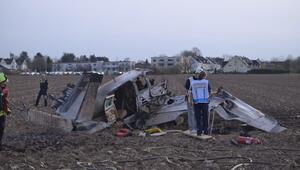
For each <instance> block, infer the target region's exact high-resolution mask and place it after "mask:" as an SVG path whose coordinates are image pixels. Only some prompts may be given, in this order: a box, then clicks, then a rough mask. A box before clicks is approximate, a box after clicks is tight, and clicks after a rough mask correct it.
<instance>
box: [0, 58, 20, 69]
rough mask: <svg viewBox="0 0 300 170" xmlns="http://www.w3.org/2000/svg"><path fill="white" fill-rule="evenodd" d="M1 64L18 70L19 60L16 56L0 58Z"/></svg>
mask: <svg viewBox="0 0 300 170" xmlns="http://www.w3.org/2000/svg"><path fill="white" fill-rule="evenodd" d="M0 65H1V66H3V67H4V68H6V69H8V70H17V62H16V60H15V59H14V58H5V59H3V58H0Z"/></svg>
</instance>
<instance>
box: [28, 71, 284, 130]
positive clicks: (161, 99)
mask: <svg viewBox="0 0 300 170" xmlns="http://www.w3.org/2000/svg"><path fill="white" fill-rule="evenodd" d="M147 72H148V71H147V70H132V71H129V72H126V73H124V74H122V75H120V76H118V77H115V78H113V79H112V80H110V81H108V82H106V83H105V84H103V85H100V84H101V82H102V79H103V75H101V74H97V73H84V74H83V75H82V76H81V78H80V79H79V80H78V82H77V83H76V84H75V86H74V87H71V86H70V87H68V88H67V89H66V90H65V91H64V95H63V96H61V97H60V98H58V99H56V103H55V104H54V107H55V108H57V109H56V114H57V115H51V121H52V125H53V122H55V121H56V122H57V123H54V125H55V126H56V127H62V128H64V129H65V130H69V131H70V130H88V131H89V132H90V133H93V132H96V131H99V130H102V129H105V128H107V127H110V126H111V125H112V124H114V123H115V122H116V121H122V122H123V123H124V124H126V125H127V126H129V127H135V128H139V129H143V128H147V127H151V126H155V125H160V124H164V123H167V122H176V123H182V122H183V115H184V114H186V113H187V103H186V100H185V96H184V95H181V96H176V95H173V94H172V93H171V92H170V91H168V88H167V81H162V82H160V83H157V84H155V83H154V80H153V79H150V78H149V76H147ZM137 78H139V79H142V81H143V82H144V84H143V85H142V86H141V85H140V84H138V83H137ZM209 108H210V110H211V111H215V112H216V113H217V114H218V115H219V116H220V117H221V118H223V119H225V120H238V121H241V122H244V123H246V124H248V125H250V126H253V127H255V128H258V129H261V130H264V131H266V132H272V133H278V132H281V131H283V130H284V129H285V128H284V127H281V126H280V125H279V124H278V122H277V121H276V120H275V119H273V118H271V117H268V116H266V115H265V114H263V113H262V112H260V111H258V110H256V109H255V108H253V107H251V106H250V105H248V104H246V103H245V102H243V101H241V100H240V99H238V98H236V97H235V96H233V95H231V94H230V93H228V92H227V91H225V90H219V91H218V93H217V94H215V95H214V96H212V97H211V99H210V104H209ZM37 114H41V113H40V112H39V113H37V112H34V111H31V112H30V111H29V115H28V117H29V119H30V120H32V121H35V122H40V120H41V119H36V117H38V116H37ZM43 115H44V116H48V115H47V114H43ZM53 119H55V121H53ZM42 120H43V121H45V120H46V119H44V118H43V119H42Z"/></svg>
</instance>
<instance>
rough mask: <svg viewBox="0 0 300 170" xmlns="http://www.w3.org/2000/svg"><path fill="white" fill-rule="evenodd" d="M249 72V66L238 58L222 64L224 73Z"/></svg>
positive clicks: (235, 57)
mask: <svg viewBox="0 0 300 170" xmlns="http://www.w3.org/2000/svg"><path fill="white" fill-rule="evenodd" d="M249 70H251V68H250V66H249V64H248V63H247V61H246V60H244V59H243V58H242V57H240V56H234V57H232V58H230V59H229V60H228V61H227V62H225V63H224V66H223V72H224V73H247V72H248V71H249Z"/></svg>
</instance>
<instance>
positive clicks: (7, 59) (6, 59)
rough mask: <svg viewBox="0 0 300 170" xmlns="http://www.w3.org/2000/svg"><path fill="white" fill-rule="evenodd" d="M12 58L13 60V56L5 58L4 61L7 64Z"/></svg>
mask: <svg viewBox="0 0 300 170" xmlns="http://www.w3.org/2000/svg"><path fill="white" fill-rule="evenodd" d="M13 60H14V59H13V58H5V59H4V62H5V63H6V64H8V65H9V64H11V63H12V62H13Z"/></svg>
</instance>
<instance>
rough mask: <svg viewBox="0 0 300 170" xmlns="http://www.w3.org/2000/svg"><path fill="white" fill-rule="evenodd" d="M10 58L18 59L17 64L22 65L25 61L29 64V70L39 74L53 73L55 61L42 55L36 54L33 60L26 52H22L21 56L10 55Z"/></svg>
mask: <svg viewBox="0 0 300 170" xmlns="http://www.w3.org/2000/svg"><path fill="white" fill-rule="evenodd" d="M10 58H14V59H16V62H17V63H21V62H23V61H26V62H27V65H28V69H29V70H33V71H37V72H45V71H48V72H50V71H52V66H53V60H52V59H51V58H50V57H49V56H46V55H43V54H42V53H39V52H38V53H36V55H35V56H34V57H33V59H31V58H30V57H29V56H28V53H27V52H26V51H22V52H21V53H20V55H19V56H16V55H14V54H13V53H10Z"/></svg>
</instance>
